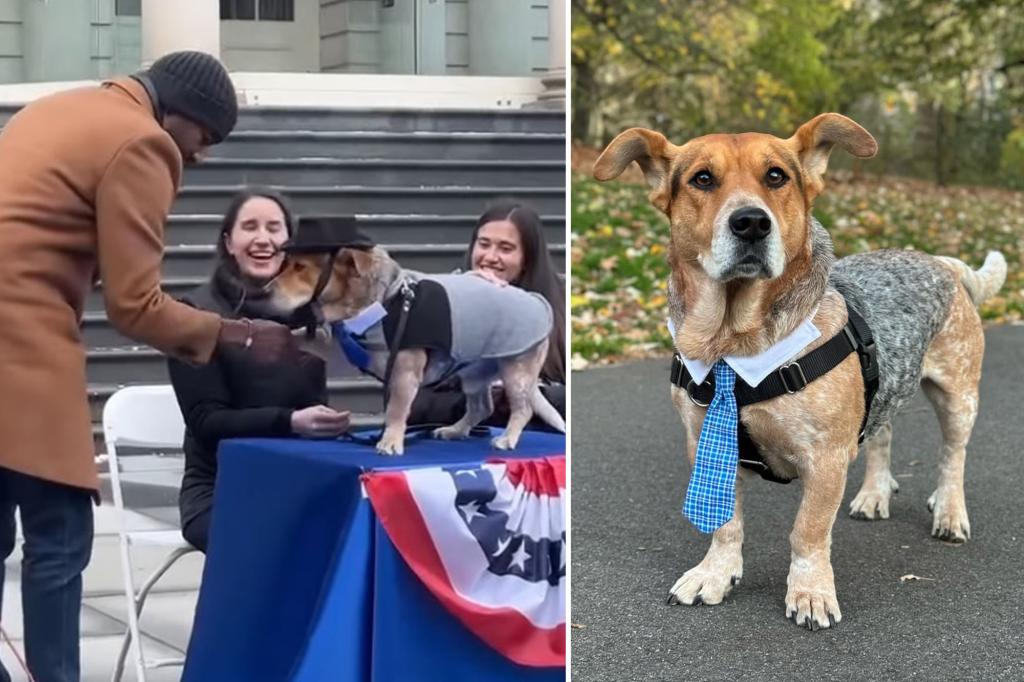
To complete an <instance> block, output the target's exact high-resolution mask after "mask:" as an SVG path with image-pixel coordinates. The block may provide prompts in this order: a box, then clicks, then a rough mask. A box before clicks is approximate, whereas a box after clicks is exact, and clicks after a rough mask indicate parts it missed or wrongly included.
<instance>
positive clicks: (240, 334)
mask: <svg viewBox="0 0 1024 682" xmlns="http://www.w3.org/2000/svg"><path fill="white" fill-rule="evenodd" d="M219 342H220V343H221V344H228V345H234V346H241V347H243V348H245V349H247V350H248V352H249V354H250V356H251V357H252V359H253V360H255V361H256V362H267V363H270V362H278V361H280V360H281V359H282V358H285V357H287V356H289V355H292V354H295V353H296V352H297V351H298V339H297V338H295V336H293V335H292V331H291V329H289V328H288V327H286V326H285V325H283V324H278V323H277V322H271V321H270V320H247V319H242V320H227V319H226V320H223V321H222V322H221V327H220V338H219Z"/></svg>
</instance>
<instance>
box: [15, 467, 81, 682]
mask: <svg viewBox="0 0 1024 682" xmlns="http://www.w3.org/2000/svg"><path fill="white" fill-rule="evenodd" d="M92 504H93V503H92V491H89V490H83V489H82V488H73V487H71V486H67V485H63V484H60V483H54V482H52V481H44V480H43V479H41V478H35V477H33V476H27V475H25V474H21V473H18V472H16V471H11V470H10V469H4V468H3V467H0V584H2V583H3V579H4V565H3V561H4V560H5V559H6V558H7V557H8V556H10V554H11V552H13V551H14V535H15V523H14V510H15V508H17V509H19V510H20V514H21V526H22V532H23V533H24V536H25V542H24V545H23V548H22V549H23V555H24V558H23V559H22V562H21V601H22V608H23V611H24V623H25V658H26V661H27V663H28V668H29V670H31V671H32V676H33V677H34V678H35V681H36V682H78V680H79V677H80V674H79V652H78V638H79V617H80V614H81V610H82V571H83V570H85V567H86V566H87V565H88V563H89V558H90V557H91V556H92V534H93V526H92ZM0 600H2V593H0ZM0 605H2V604H0ZM10 679H11V678H10V676H9V674H8V673H7V671H6V670H4V668H3V665H0V682H9V681H10Z"/></svg>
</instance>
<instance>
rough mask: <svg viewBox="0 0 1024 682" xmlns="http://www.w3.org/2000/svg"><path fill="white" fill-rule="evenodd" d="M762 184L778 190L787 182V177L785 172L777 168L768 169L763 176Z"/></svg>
mask: <svg viewBox="0 0 1024 682" xmlns="http://www.w3.org/2000/svg"><path fill="white" fill-rule="evenodd" d="M764 182H765V184H766V185H768V186H769V187H771V188H772V189H778V188H779V187H782V186H783V185H785V184H786V183H787V182H789V176H788V175H786V172H785V171H784V170H782V169H781V168H779V167H778V166H772V167H771V168H769V169H768V172H767V173H765V174H764Z"/></svg>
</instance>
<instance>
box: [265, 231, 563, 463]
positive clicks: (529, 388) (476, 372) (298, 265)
mask: <svg viewBox="0 0 1024 682" xmlns="http://www.w3.org/2000/svg"><path fill="white" fill-rule="evenodd" d="M326 262H327V256H324V255H309V254H301V255H300V254H291V255H289V257H288V258H287V260H286V261H285V264H284V267H283V268H282V270H281V273H280V274H279V275H278V276H277V278H276V279H275V280H274V283H273V288H274V299H273V300H274V304H275V305H276V306H277V307H279V308H281V309H283V310H294V309H295V308H297V307H299V306H301V305H303V304H305V303H306V302H307V301H309V299H310V297H311V296H312V294H313V290H314V288H315V286H316V283H317V280H318V279H319V277H320V272H321V270H322V268H323V267H324V265H325V264H326ZM466 276H467V277H471V276H473V275H469V274H467V275H466ZM400 277H402V271H401V268H399V266H398V264H397V263H395V261H393V260H392V259H391V258H390V257H389V256H388V255H387V253H386V252H385V251H384V250H383V249H379V248H375V249H372V250H370V251H361V250H355V249H342V250H341V251H340V252H339V253H338V256H337V258H335V260H334V264H333V267H332V272H331V275H330V277H328V280H327V284H326V285H325V286H324V289H323V291H322V292H321V294H320V297H319V302H320V304H321V307H322V310H323V314H324V318H325V319H326V321H328V322H335V321H338V320H343V319H347V318H349V317H352V316H354V315H355V314H357V313H358V312H359V311H360V310H363V309H364V308H366V307H367V306H369V305H371V304H372V303H374V302H375V301H377V302H383V300H384V297H385V294H386V292H387V291H388V289H389V287H392V286H393V285H394V283H395V282H396V281H397V280H398V278H400ZM547 350H548V340H547V339H544V340H543V341H542V342H540V343H539V344H537V345H536V346H534V347H533V348H531V349H529V350H527V351H525V352H524V353H522V354H520V355H517V356H514V357H509V358H501V359H499V360H498V361H497V374H494V373H492V372H490V371H489V370H485V369H482V368H481V366H479V365H470V366H469V367H468V368H466V369H465V370H461V371H460V373H459V375H460V377H461V384H462V390H463V393H465V395H466V408H467V409H466V414H465V415H463V416H462V418H461V419H459V420H458V421H457V422H456V423H455V424H452V425H450V426H444V427H441V428H438V429H436V430H435V431H434V437H435V438H442V439H446V440H451V439H460V438H466V437H467V436H468V435H469V432H470V431H471V430H472V429H473V427H475V426H476V425H477V424H479V423H480V422H482V421H483V420H484V419H486V418H487V417H489V416H490V415H491V412H492V411H493V409H494V406H493V403H492V402H491V384H492V383H493V381H494V380H495V379H497V378H498V377H500V378H501V380H502V384H503V388H504V391H505V395H506V397H507V398H508V401H509V408H510V414H509V421H508V424H507V425H506V427H505V431H504V432H503V433H502V434H501V435H499V436H497V437H496V438H495V439H494V440H493V441H492V444H493V445H494V447H495V448H498V449H501V450H512V449H514V448H515V447H516V444H517V443H518V442H519V438H520V436H521V435H522V432H523V429H524V428H525V427H526V425H527V424H528V423H529V421H530V419H531V418H532V417H533V415H534V413H535V411H536V414H537V415H538V416H539V417H540V418H541V419H543V420H544V421H546V422H548V423H549V424H551V426H554V427H555V428H559V429H561V430H562V431H563V432H564V431H565V424H564V422H562V420H561V417H560V416H559V415H558V413H557V412H556V411H555V410H554V408H552V407H551V406H550V405H549V404H547V403H546V401H545V399H544V397H543V395H542V394H541V393H540V390H539V388H538V386H537V381H538V377H539V376H540V371H541V367H542V366H543V364H544V359H545V358H546V357H547ZM371 357H373V358H375V359H376V360H377V361H378V367H377V370H378V372H377V373H378V375H379V376H384V374H385V372H384V366H385V365H386V353H379V352H378V353H373V352H371ZM427 363H428V354H427V352H426V351H425V350H423V349H404V350H400V351H398V352H397V353H396V354H395V361H394V365H393V367H392V373H391V377H390V382H389V385H388V390H389V400H388V404H387V407H386V409H385V414H384V433H383V435H382V436H381V439H380V441H379V442H378V443H377V451H378V452H380V453H381V454H385V455H401V454H402V453H403V451H404V447H405V446H404V441H405V430H406V422H407V421H408V419H409V412H410V409H411V407H412V403H413V400H414V399H415V397H416V394H417V392H418V391H419V388H420V385H421V384H422V383H423V380H424V374H425V372H426V370H427Z"/></svg>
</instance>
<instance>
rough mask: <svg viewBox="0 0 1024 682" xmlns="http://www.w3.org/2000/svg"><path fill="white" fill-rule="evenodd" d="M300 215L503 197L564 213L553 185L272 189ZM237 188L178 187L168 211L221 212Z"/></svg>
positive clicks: (431, 207) (477, 207) (469, 204)
mask: <svg viewBox="0 0 1024 682" xmlns="http://www.w3.org/2000/svg"><path fill="white" fill-rule="evenodd" d="M274 188H275V189H277V190H278V191H280V192H282V193H284V194H285V195H286V196H287V197H288V198H289V199H290V200H291V204H292V207H293V208H294V209H295V210H296V211H297V212H298V213H300V214H302V213H321V214H325V213H326V214H332V213H333V214H336V213H345V214H349V215H352V214H359V213H390V214H406V215H414V214H423V213H429V214H434V215H444V214H453V215H455V214H457V215H467V214H477V215H479V214H480V213H482V212H483V211H484V210H485V209H486V208H487V206H489V205H491V204H493V203H495V202H497V201H499V200H502V199H507V198H510V197H511V198H514V199H516V200H518V201H522V202H524V203H527V204H530V205H531V206H533V207H534V208H535V209H536V210H537V211H538V212H539V213H541V214H542V215H545V214H552V213H564V211H565V204H566V194H565V188H564V185H563V184H561V183H560V184H559V185H557V186H554V187H521V186H506V187H440V186H439V187H430V186H422V187H363V186H354V185H339V186H318V187H295V186H277V185H275V186H274ZM241 189H243V186H242V185H238V184H232V185H209V186H206V187H184V188H182V190H181V193H180V194H179V195H178V199H177V201H175V202H174V206H173V207H172V208H171V212H172V214H195V213H218V212H222V211H223V210H224V209H225V207H226V206H227V205H228V202H229V201H230V200H231V197H232V196H233V195H235V194H236V193H237V192H239V191H240V190H241Z"/></svg>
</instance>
